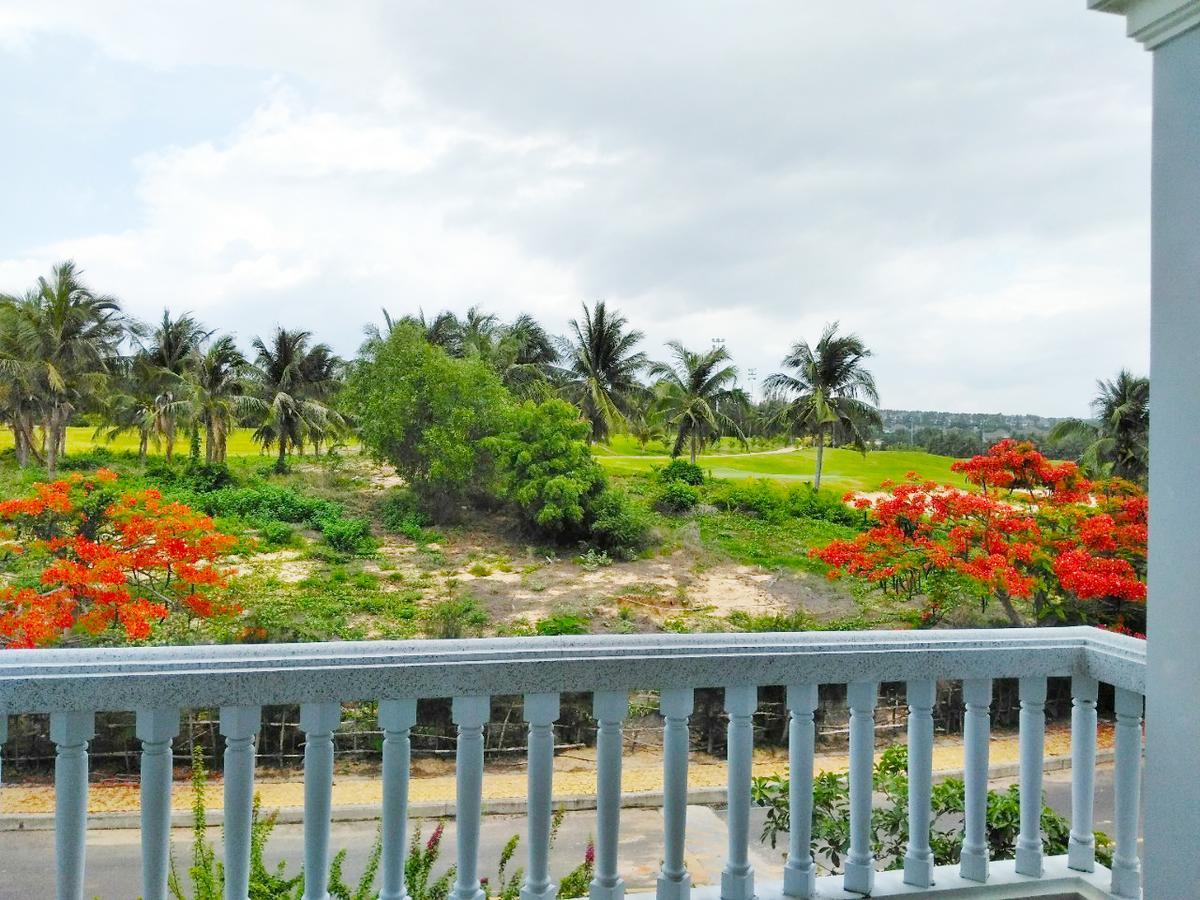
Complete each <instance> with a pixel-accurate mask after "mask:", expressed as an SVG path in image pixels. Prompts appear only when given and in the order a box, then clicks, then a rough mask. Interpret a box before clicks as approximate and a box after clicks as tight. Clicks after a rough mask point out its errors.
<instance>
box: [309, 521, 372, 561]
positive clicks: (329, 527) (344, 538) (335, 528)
mask: <svg viewBox="0 0 1200 900" xmlns="http://www.w3.org/2000/svg"><path fill="white" fill-rule="evenodd" d="M319 527H320V530H321V534H322V536H323V537H324V538H325V543H327V544H328V545H329V546H330V547H332V548H333V549H334V550H336V551H337V552H338V553H346V554H349V555H352V556H358V555H362V554H368V553H372V552H374V550H375V541H374V540H373V539H372V538H371V523H370V522H368V521H367V520H366V519H360V518H357V517H353V518H344V517H340V516H339V517H337V518H329V519H322V520H321V522H320V523H319Z"/></svg>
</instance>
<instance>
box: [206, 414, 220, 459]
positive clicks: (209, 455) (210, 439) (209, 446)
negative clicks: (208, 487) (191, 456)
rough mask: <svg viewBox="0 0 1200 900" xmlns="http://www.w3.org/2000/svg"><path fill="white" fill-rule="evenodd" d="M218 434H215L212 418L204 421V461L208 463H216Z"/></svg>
mask: <svg viewBox="0 0 1200 900" xmlns="http://www.w3.org/2000/svg"><path fill="white" fill-rule="evenodd" d="M215 441H216V436H215V435H214V434H213V424H212V420H211V419H210V420H207V421H205V423H204V461H205V462H206V463H215V462H216V461H217V459H216V455H217V447H216V443H215Z"/></svg>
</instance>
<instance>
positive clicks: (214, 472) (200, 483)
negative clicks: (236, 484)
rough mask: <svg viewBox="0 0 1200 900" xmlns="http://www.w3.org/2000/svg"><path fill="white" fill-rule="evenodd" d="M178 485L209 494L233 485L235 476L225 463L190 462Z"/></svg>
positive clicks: (181, 474)
mask: <svg viewBox="0 0 1200 900" xmlns="http://www.w3.org/2000/svg"><path fill="white" fill-rule="evenodd" d="M177 483H178V484H179V485H180V486H181V487H185V488H187V489H188V490H192V491H195V492H196V493H198V494H207V493H209V492H211V491H217V490H220V489H221V488H224V487H229V486H230V485H232V484H233V475H231V474H230V472H229V468H228V466H226V465H224V464H223V463H202V462H189V463H188V464H187V466H186V467H184V469H183V471H182V472H181V473H180V477H179V480H178V482H177Z"/></svg>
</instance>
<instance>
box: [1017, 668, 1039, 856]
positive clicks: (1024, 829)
mask: <svg viewBox="0 0 1200 900" xmlns="http://www.w3.org/2000/svg"><path fill="white" fill-rule="evenodd" d="M1020 686H1021V722H1020V726H1021V732H1020V735H1019V736H1018V742H1019V747H1020V756H1021V831H1020V833H1019V834H1018V835H1017V852H1016V870H1017V872H1018V874H1021V875H1032V876H1033V877H1035V878H1041V877H1042V871H1043V867H1042V769H1043V767H1044V766H1045V764H1046V763H1045V756H1046V679H1045V678H1022V679H1021V681H1020Z"/></svg>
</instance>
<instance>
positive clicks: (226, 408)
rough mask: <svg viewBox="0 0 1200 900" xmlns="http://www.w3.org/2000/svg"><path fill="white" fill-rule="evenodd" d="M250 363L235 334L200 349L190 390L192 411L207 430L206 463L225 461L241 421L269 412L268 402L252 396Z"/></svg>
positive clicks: (194, 363) (194, 365)
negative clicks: (234, 336)
mask: <svg viewBox="0 0 1200 900" xmlns="http://www.w3.org/2000/svg"><path fill="white" fill-rule="evenodd" d="M249 375H250V363H249V362H248V361H247V360H246V357H245V356H244V355H243V354H242V351H241V350H239V349H238V348H237V344H235V343H234V341H233V337H232V336H231V335H227V334H225V335H221V336H220V337H219V338H217V339H216V340H215V341H213V342H212V343H211V344H209V345H208V346H207V347H204V348H201V349H199V350H197V352H196V354H195V359H194V361H193V363H192V368H191V375H190V378H189V380H188V388H189V395H190V403H191V412H192V415H193V416H194V417H195V419H196V421H197V422H198V423H199V424H200V425H201V427H203V428H204V461H205V462H208V463H223V462H225V455H226V450H227V447H228V441H229V434H230V432H231V431H232V430H233V428H234V426H235V424H236V423H237V422H238V420H239V419H241V418H243V417H245V416H253V415H256V414H257V415H262V414H265V413H266V412H267V404H266V401H265V400H263V399H262V398H261V397H256V396H254V395H253V393H252V389H253V385H252V384H251V383H250V381H249Z"/></svg>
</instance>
